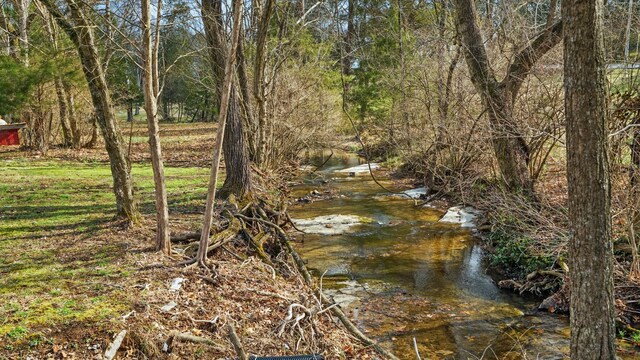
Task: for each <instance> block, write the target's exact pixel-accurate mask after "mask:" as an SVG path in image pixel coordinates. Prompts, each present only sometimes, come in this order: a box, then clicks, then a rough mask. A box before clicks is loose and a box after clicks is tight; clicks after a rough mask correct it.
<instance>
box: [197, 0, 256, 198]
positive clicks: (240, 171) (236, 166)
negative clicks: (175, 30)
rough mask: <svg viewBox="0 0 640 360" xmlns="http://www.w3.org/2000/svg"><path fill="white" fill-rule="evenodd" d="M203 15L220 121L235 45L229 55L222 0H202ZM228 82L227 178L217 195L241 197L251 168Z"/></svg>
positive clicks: (233, 92) (236, 101)
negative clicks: (227, 70) (227, 64)
mask: <svg viewBox="0 0 640 360" xmlns="http://www.w3.org/2000/svg"><path fill="white" fill-rule="evenodd" d="M202 16H203V22H204V24H205V33H206V37H207V43H208V45H209V52H210V56H211V62H212V67H213V73H214V74H213V75H214V78H215V79H216V87H217V89H218V96H219V99H220V100H219V103H220V109H221V113H220V124H222V122H223V118H222V116H223V114H222V100H221V98H222V95H223V94H224V89H223V87H224V79H225V76H226V73H225V66H226V63H228V59H227V57H228V56H232V57H233V58H234V62H235V59H236V55H237V54H236V51H237V45H234V51H233V52H231V53H230V54H231V55H229V54H227V53H225V49H227V48H228V45H227V40H226V36H225V33H224V23H223V20H222V2H221V1H220V0H205V1H203V3H202ZM234 30H235V27H234ZM239 31H240V29H239V28H238V33H239ZM238 37H239V35H238ZM231 71H232V72H234V73H235V71H234V69H231ZM230 86H231V88H230V91H231V93H230V95H229V104H228V111H227V112H226V114H225V115H224V116H225V117H226V119H224V120H226V121H224V122H225V123H226V125H225V126H224V128H223V129H224V131H225V134H224V137H225V138H226V141H224V143H223V148H224V163H225V168H226V178H225V181H224V184H223V185H222V189H220V196H221V197H226V196H228V195H229V194H234V195H235V196H236V197H237V198H238V199H242V198H243V197H245V196H246V195H248V194H250V192H251V189H252V186H251V168H250V166H249V153H248V148H247V145H246V140H245V138H244V131H243V121H242V109H241V107H240V104H239V101H240V100H239V96H238V92H237V89H236V87H235V86H234V85H233V84H231V85H230ZM218 131H220V130H218Z"/></svg>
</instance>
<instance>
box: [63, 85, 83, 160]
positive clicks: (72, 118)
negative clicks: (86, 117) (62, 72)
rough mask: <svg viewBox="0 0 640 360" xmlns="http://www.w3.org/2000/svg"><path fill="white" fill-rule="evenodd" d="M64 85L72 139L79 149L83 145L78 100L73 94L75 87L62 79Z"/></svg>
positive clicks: (74, 146)
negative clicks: (77, 110) (78, 116)
mask: <svg viewBox="0 0 640 360" xmlns="http://www.w3.org/2000/svg"><path fill="white" fill-rule="evenodd" d="M62 87H63V89H64V94H65V97H66V99H67V101H66V103H67V116H68V119H69V127H70V128H71V136H72V138H71V140H72V145H73V148H74V149H79V148H80V147H81V146H82V142H81V141H82V139H81V137H82V134H81V133H80V129H79V128H78V118H77V117H76V101H75V97H74V96H73V89H72V88H71V84H70V83H69V82H68V81H64V80H62Z"/></svg>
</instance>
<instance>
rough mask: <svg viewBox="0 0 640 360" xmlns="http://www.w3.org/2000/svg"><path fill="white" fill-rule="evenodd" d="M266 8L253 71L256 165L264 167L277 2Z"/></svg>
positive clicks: (257, 40) (260, 25)
mask: <svg viewBox="0 0 640 360" xmlns="http://www.w3.org/2000/svg"><path fill="white" fill-rule="evenodd" d="M263 6H264V8H263V9H262V13H261V16H260V22H259V23H258V32H257V34H256V57H255V61H254V69H253V96H254V98H255V99H256V107H257V110H258V114H257V123H258V134H257V135H258V136H257V146H256V163H257V164H258V165H264V164H265V163H266V162H267V160H268V159H267V143H268V141H269V138H268V134H267V128H268V126H269V125H268V124H267V122H268V119H267V99H266V84H265V83H266V79H265V67H266V65H267V56H266V48H267V39H268V35H269V34H268V33H269V23H270V21H271V16H272V15H273V8H274V6H275V0H266V2H265V4H263Z"/></svg>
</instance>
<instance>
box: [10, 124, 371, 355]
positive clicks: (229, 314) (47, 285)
mask: <svg viewBox="0 0 640 360" xmlns="http://www.w3.org/2000/svg"><path fill="white" fill-rule="evenodd" d="M125 125H126V124H123V126H125ZM187 129H188V130H187ZM132 130H133V131H129V129H124V131H123V132H124V133H125V134H126V137H125V141H127V142H128V141H129V139H131V145H130V149H131V150H130V151H131V158H132V160H133V178H134V182H135V187H136V190H135V191H136V198H137V199H138V201H139V208H140V211H141V213H142V219H141V221H140V224H139V225H138V226H136V227H134V228H130V229H127V228H125V227H124V226H123V224H121V223H119V222H117V221H115V220H113V218H112V216H113V214H114V212H115V207H114V195H113V192H112V191H111V184H112V178H111V173H110V169H109V165H108V162H107V161H106V160H107V157H106V153H105V151H104V149H103V148H101V147H100V146H98V147H96V148H95V149H82V150H71V149H56V148H53V149H51V150H50V151H49V152H48V154H47V156H40V155H38V154H36V153H32V152H25V151H21V150H19V149H18V148H16V147H5V148H1V149H0V162H1V163H2V173H1V175H0V176H1V179H0V194H3V195H2V196H1V197H0V224H1V226H0V359H28V358H30V359H63V358H64V359H91V358H95V359H102V356H103V355H104V353H105V350H106V349H107V347H108V346H109V345H110V343H111V342H112V341H113V340H114V337H115V336H116V334H118V333H120V332H121V331H122V330H126V331H127V333H126V336H125V338H124V342H123V344H122V346H121V348H120V351H119V353H118V358H153V359H155V358H167V359H188V358H194V359H195V358H215V359H222V358H231V357H233V356H235V350H234V348H233V346H232V344H231V342H230V341H229V330H228V325H229V324H233V325H234V327H235V329H236V332H237V334H238V336H239V338H240V339H241V342H242V343H243V345H244V347H245V349H246V350H247V352H248V353H251V354H257V355H261V356H268V355H269V356H275V355H293V354H301V353H322V354H324V355H325V356H326V358H327V359H340V358H353V359H368V358H376V357H377V355H375V353H374V351H373V350H372V349H371V348H368V347H364V346H362V345H360V344H359V343H358V342H357V341H356V340H354V339H353V338H352V337H351V336H350V335H349V334H348V332H347V331H346V330H344V329H343V328H342V327H341V326H339V325H338V324H337V323H336V322H335V321H334V319H333V318H332V317H331V316H330V315H329V312H323V313H320V314H316V315H314V316H313V317H312V318H310V319H309V318H307V319H303V320H301V321H300V325H301V326H300V327H296V328H292V327H291V324H290V323H289V324H285V325H286V326H284V327H282V324H284V323H285V322H284V320H285V319H286V317H287V315H288V310H289V309H290V307H291V305H292V304H301V305H304V306H305V307H309V308H310V307H312V306H315V305H316V300H315V298H314V296H313V294H312V293H311V291H310V290H309V289H308V287H306V286H305V285H304V284H303V282H302V281H301V279H300V278H299V277H297V276H291V277H288V278H283V277H282V276H273V272H272V269H271V268H270V267H269V266H266V265H265V264H264V263H262V262H261V261H260V260H258V259H257V258H255V257H253V256H250V255H251V251H250V250H249V249H248V248H247V246H246V244H245V243H244V242H242V241H237V242H236V243H231V244H229V247H225V248H224V249H222V250H220V251H219V252H216V253H215V254H214V255H213V256H211V264H213V265H214V266H215V269H216V274H217V275H216V277H215V280H213V281H212V278H211V274H208V273H206V272H204V271H203V270H200V269H188V268H184V267H180V266H176V265H177V264H178V263H179V261H181V260H183V259H184V258H183V257H180V256H178V255H176V256H174V257H173V258H167V257H165V256H162V255H160V254H158V253H156V252H154V251H153V242H154V230H155V216H154V212H155V208H154V203H153V178H152V171H151V168H150V165H149V164H148V147H147V146H148V145H147V143H146V126H145V124H144V123H142V122H140V123H136V124H135V125H134V126H133V127H132ZM129 135H131V136H129ZM214 135H215V125H213V124H166V125H165V124H163V125H162V141H163V151H164V154H165V159H166V165H167V166H166V169H165V170H166V175H167V188H168V195H169V196H168V197H169V207H170V217H171V229H172V231H173V232H174V233H183V232H189V231H196V230H198V229H199V227H200V224H201V221H202V213H203V211H204V202H205V196H206V187H207V179H208V175H209V163H210V153H211V147H212V144H213V137H214ZM186 246H189V245H176V246H175V247H176V249H178V250H180V249H182V250H184V247H186ZM291 273H295V271H292V272H291ZM172 287H173V289H172ZM183 335H188V336H191V337H192V338H193V337H196V339H200V340H202V339H207V340H208V342H207V343H202V342H199V343H198V342H196V343H194V342H191V341H188V340H186V341H185V339H188V336H183ZM163 347H166V348H168V349H164V350H168V352H166V351H163Z"/></svg>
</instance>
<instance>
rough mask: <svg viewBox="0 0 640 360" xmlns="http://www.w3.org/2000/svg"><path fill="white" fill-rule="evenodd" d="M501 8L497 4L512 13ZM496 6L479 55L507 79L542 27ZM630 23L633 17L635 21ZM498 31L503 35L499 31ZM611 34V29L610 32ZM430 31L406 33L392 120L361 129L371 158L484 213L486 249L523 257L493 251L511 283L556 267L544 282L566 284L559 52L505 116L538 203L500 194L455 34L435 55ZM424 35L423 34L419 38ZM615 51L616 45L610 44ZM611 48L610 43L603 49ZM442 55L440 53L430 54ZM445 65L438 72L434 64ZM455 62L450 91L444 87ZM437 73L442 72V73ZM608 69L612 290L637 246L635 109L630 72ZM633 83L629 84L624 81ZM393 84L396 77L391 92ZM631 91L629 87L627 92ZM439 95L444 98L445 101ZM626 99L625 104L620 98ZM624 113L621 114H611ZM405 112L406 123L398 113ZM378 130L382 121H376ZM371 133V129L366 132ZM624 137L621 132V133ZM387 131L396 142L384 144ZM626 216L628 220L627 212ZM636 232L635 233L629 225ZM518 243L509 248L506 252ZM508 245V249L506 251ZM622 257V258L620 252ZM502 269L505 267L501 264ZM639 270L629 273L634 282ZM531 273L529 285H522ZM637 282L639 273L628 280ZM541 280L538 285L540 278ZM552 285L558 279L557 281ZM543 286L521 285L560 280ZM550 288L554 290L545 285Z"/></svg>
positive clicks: (618, 19) (613, 56) (485, 127)
mask: <svg viewBox="0 0 640 360" xmlns="http://www.w3.org/2000/svg"><path fill="white" fill-rule="evenodd" d="M515 5H516V4H515V3H514V4H507V3H505V4H504V6H507V7H509V6H515ZM507 10H509V9H503V13H504V14H509V15H508V16H504V17H503V18H501V19H500V20H499V21H498V22H500V26H498V27H496V28H493V29H492V28H491V27H490V26H491V25H488V24H487V23H486V22H485V23H483V24H482V25H481V27H482V28H483V31H484V33H485V38H486V39H487V41H486V47H487V52H488V54H489V56H490V60H491V63H492V65H493V71H494V72H495V74H496V77H497V78H498V80H501V79H502V77H503V76H504V74H505V73H506V67H507V66H508V64H509V62H510V61H511V60H512V58H513V56H514V54H515V53H516V52H517V51H518V50H519V49H520V48H521V47H522V46H523V44H526V43H527V41H530V40H531V39H532V38H533V36H534V34H535V33H537V32H538V31H540V30H541V29H542V26H543V25H544V21H542V22H541V23H537V24H536V23H531V21H530V20H528V19H527V18H525V17H521V16H519V15H517V14H518V12H517V11H515V9H511V10H513V11H511V12H509V11H507ZM619 15H620V14H619V12H618V16H609V17H607V22H608V26H607V29H609V33H608V34H607V36H608V38H613V37H616V36H619V31H618V30H619V29H621V28H624V26H621V25H620V24H623V23H626V17H624V16H619ZM636 20H637V19H634V24H635V22H637V21H636ZM616 24H617V25H616ZM506 29H509V31H507V30H506ZM616 29H618V30H616ZM437 33H438V32H437V28H436V24H434V25H433V28H429V29H426V30H424V31H423V32H419V33H416V34H413V35H414V36H416V38H417V40H416V41H415V43H414V46H415V47H416V49H413V50H412V51H413V53H415V54H417V55H415V56H414V57H413V58H405V60H406V61H407V63H406V64H404V66H405V67H406V73H407V74H408V75H407V76H406V78H404V79H403V82H404V85H405V86H404V88H403V89H404V90H405V91H404V92H403V93H402V94H400V95H398V96H399V97H402V96H403V97H405V99H404V100H403V102H401V103H398V106H394V107H393V108H392V110H391V111H390V113H389V115H388V116H389V117H390V118H394V119H395V121H391V120H389V121H387V122H385V123H382V125H377V127H375V128H373V129H371V128H369V129H367V131H366V133H367V135H368V139H367V140H368V142H371V143H375V142H377V143H378V144H382V145H372V146H371V151H370V153H371V154H372V155H374V156H378V157H379V158H385V157H386V158H387V159H388V158H389V157H391V158H393V157H399V158H400V159H401V161H402V162H404V164H405V165H404V170H406V171H408V172H410V173H412V174H414V175H416V176H417V177H419V178H420V179H421V180H422V181H424V182H425V183H426V184H427V186H428V187H429V189H430V190H431V192H432V194H431V195H432V196H433V197H436V196H440V195H442V194H448V195H450V196H453V197H454V198H456V197H457V198H458V200H460V201H462V202H464V203H467V204H470V205H473V206H475V207H477V208H479V209H480V210H482V211H484V213H485V214H486V218H487V224H486V225H485V228H486V229H488V230H491V233H492V234H494V235H493V236H494V238H490V239H489V243H490V244H493V245H498V246H503V245H504V244H505V243H507V242H509V243H510V244H512V245H509V246H512V248H511V249H512V250H517V251H522V252H523V253H526V254H527V255H526V259H525V260H523V259H522V258H517V259H511V260H509V259H502V258H500V256H501V254H500V253H498V254H497V255H498V257H497V262H498V265H506V263H508V262H510V261H511V262H512V261H524V264H520V265H521V267H520V268H519V269H516V270H519V271H517V274H515V273H512V274H509V275H513V276H514V277H517V278H521V279H524V280H527V281H529V280H533V278H535V277H537V275H538V274H534V273H533V271H534V270H536V269H538V268H542V269H545V270H554V272H553V273H550V275H549V276H550V277H551V278H553V277H564V272H565V271H566V267H565V265H564V262H565V261H566V250H567V248H566V245H567V241H568V219H567V209H566V190H567V186H566V177H565V175H566V164H565V148H564V146H565V144H564V125H565V124H564V97H563V83H562V79H563V78H562V65H563V60H562V49H561V47H560V46H557V47H556V48H555V49H553V50H552V51H550V52H549V53H547V54H546V55H545V56H544V57H543V58H542V59H541V60H540V61H538V62H537V63H536V65H535V67H534V68H533V71H532V73H531V74H530V75H529V76H528V77H527V79H526V80H525V83H524V84H523V86H522V89H521V90H520V92H519V95H518V97H517V99H516V101H515V105H514V109H513V114H514V119H515V120H516V122H517V124H518V127H519V131H520V132H521V134H523V136H524V138H525V139H526V142H527V146H528V148H529V151H530V158H529V164H528V165H529V171H530V175H531V178H532V179H533V180H534V182H535V189H536V198H535V199H531V198H530V197H528V196H527V195H526V194H513V193H509V192H507V191H506V190H504V189H503V188H502V186H501V185H500V181H499V178H498V177H499V172H498V169H497V165H496V163H495V156H494V150H493V147H492V145H491V141H490V139H491V136H492V131H491V129H490V126H489V124H488V121H487V116H486V114H485V113H484V112H483V105H482V104H481V102H480V99H479V97H478V95H477V92H476V89H475V88H474V87H473V85H472V84H471V81H470V79H469V75H468V70H467V68H466V64H465V61H464V58H460V59H458V58H457V55H456V50H457V49H456V48H457V46H458V45H457V42H456V41H452V39H454V38H455V34H453V33H448V32H447V33H446V34H445V37H447V38H448V41H446V42H447V43H448V44H452V43H455V44H456V45H455V46H451V45H449V46H447V47H446V48H445V49H446V51H444V50H442V49H439V48H438V46H437V44H438V39H437V37H436V36H435V35H433V34H437ZM426 34H431V35H429V36H430V37H429V36H428V35H426ZM616 43H618V44H620V43H621V42H619V41H618V42H616ZM608 44H609V45H610V44H611V42H609V43H608ZM440 50H442V51H443V52H442V53H438V51H440ZM609 53H610V55H609V56H610V62H612V63H615V62H618V61H619V60H617V59H619V56H618V55H617V54H619V53H620V49H611V48H610V49H609ZM443 61H444V65H443V64H442V63H441V62H443ZM452 64H453V67H454V70H453V71H452V72H451V75H450V76H451V81H450V86H449V87H448V88H447V86H446V81H447V75H448V71H450V68H451V65H452ZM443 71H444V72H443ZM621 72H623V70H615V69H609V70H608V74H609V85H610V91H611V92H612V94H616V93H617V92H620V91H622V90H621V89H625V90H624V91H623V92H624V93H625V94H627V95H626V98H624V99H623V97H622V96H618V95H613V96H612V97H611V100H610V106H611V133H612V134H614V133H616V132H618V133H617V134H615V136H611V137H610V140H611V145H610V146H611V149H612V156H611V170H612V192H613V208H612V215H613V217H614V234H615V238H614V240H615V241H616V244H617V245H616V249H618V250H621V251H622V252H618V254H619V255H632V254H631V252H633V257H634V258H636V261H635V262H634V265H633V266H631V264H630V263H629V261H630V259H631V256H628V257H627V256H619V257H618V260H619V263H618V266H617V275H618V281H619V283H624V282H625V281H626V278H628V277H629V275H630V269H638V267H639V265H638V261H637V252H636V251H632V250H633V249H634V248H635V247H634V246H628V245H626V244H628V242H629V240H630V237H631V240H633V239H634V236H633V235H630V230H633V229H634V226H632V225H633V223H634V222H635V223H636V224H640V222H639V221H638V219H639V218H638V216H637V215H635V214H637V211H636V210H634V209H635V208H638V206H637V205H638V204H637V203H636V202H637V200H635V199H636V198H637V196H636V195H637V192H636V190H634V189H633V188H632V186H631V185H632V184H631V183H630V177H629V175H630V172H632V171H633V169H634V168H636V167H637V165H634V164H633V161H632V160H633V159H632V154H631V146H630V145H631V144H632V137H633V134H634V133H635V127H634V126H635V125H630V124H635V123H637V122H638V121H639V120H638V117H639V116H640V115H639V114H640V112H639V111H638V106H639V102H638V101H636V100H637V99H638V92H637V90H635V88H636V87H635V86H636V85H637V82H636V81H635V80H637V79H635V80H634V78H633V74H635V73H636V72H637V71H635V70H630V71H629V72H628V73H627V72H625V73H624V74H626V77H624V74H623V75H620V74H621ZM630 77H631V78H630ZM399 81H400V80H395V84H394V86H397V85H398V83H399ZM629 88H631V90H629ZM445 90H446V91H448V94H449V96H448V97H446V93H445ZM443 98H445V101H446V102H447V106H448V111H447V113H446V116H445V117H444V118H443V117H442V114H441V113H439V111H441V108H440V107H439V105H440V103H439V101H441V99H443ZM623 100H624V101H623ZM621 107H623V108H624V110H618V109H619V108H621ZM405 113H409V114H410V116H408V117H406V116H405V117H404V119H406V120H405V121H406V123H403V115H404V114H405ZM377 124H380V122H377ZM369 126H370V125H369ZM625 127H628V128H627V129H626V130H625V131H620V130H621V129H625ZM390 133H393V134H395V135H396V136H395V137H390V136H388V134H390ZM630 214H631V215H630ZM635 228H637V226H636V227H635ZM513 244H516V245H513ZM513 246H515V247H513ZM625 251H626V252H627V253H626V254H625V253H624V252H625ZM502 262H504V263H502ZM637 273H638V270H635V271H631V275H632V277H634V274H637ZM527 275H530V278H531V279H527ZM635 276H637V275H635ZM538 280H539V279H538ZM556 280H557V279H556ZM556 280H553V281H546V280H545V281H544V284H539V285H541V286H538V287H533V288H528V289H527V290H531V291H533V292H541V290H545V291H548V290H552V289H557V287H558V286H559V284H560V282H559V281H556ZM550 282H552V283H553V286H548V285H549V283H550Z"/></svg>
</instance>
